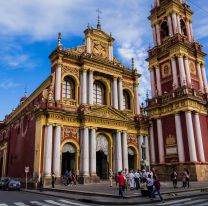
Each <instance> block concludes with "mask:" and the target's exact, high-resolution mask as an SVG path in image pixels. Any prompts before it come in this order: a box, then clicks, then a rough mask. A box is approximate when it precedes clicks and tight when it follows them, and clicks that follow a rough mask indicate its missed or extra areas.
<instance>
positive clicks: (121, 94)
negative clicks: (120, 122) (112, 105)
mask: <svg viewBox="0 0 208 206" xmlns="http://www.w3.org/2000/svg"><path fill="white" fill-rule="evenodd" d="M118 97H119V109H120V110H123V109H124V108H123V85H122V79H121V78H119V79H118Z"/></svg>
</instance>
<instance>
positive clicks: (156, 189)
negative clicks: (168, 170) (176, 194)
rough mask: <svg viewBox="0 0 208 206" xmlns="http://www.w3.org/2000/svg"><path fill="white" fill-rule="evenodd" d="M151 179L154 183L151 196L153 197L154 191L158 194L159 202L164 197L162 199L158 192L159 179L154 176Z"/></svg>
mask: <svg viewBox="0 0 208 206" xmlns="http://www.w3.org/2000/svg"><path fill="white" fill-rule="evenodd" d="M153 180H154V184H153V185H154V187H155V188H154V190H153V191H152V194H151V198H153V197H154V195H155V193H157V194H158V195H159V197H160V200H161V202H164V199H163V197H162V195H161V193H160V181H159V179H158V178H157V177H156V176H154V177H153Z"/></svg>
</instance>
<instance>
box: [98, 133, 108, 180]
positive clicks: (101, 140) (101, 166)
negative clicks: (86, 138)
mask: <svg viewBox="0 0 208 206" xmlns="http://www.w3.org/2000/svg"><path fill="white" fill-rule="evenodd" d="M108 172H109V151H108V140H107V137H106V136H105V135H104V134H99V135H98V136H97V139H96V173H97V176H99V177H100V179H107V178H108Z"/></svg>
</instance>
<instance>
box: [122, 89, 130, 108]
mask: <svg viewBox="0 0 208 206" xmlns="http://www.w3.org/2000/svg"><path fill="white" fill-rule="evenodd" d="M123 108H124V109H131V107H130V95H129V93H128V92H127V91H123Z"/></svg>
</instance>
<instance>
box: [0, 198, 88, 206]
mask: <svg viewBox="0 0 208 206" xmlns="http://www.w3.org/2000/svg"><path fill="white" fill-rule="evenodd" d="M15 205H16V206H56V205H57V206H87V205H86V204H82V203H77V202H72V201H69V200H64V199H60V200H43V201H29V202H28V203H23V202H13V203H12V204H8V203H7V204H6V203H1V202H0V206H15Z"/></svg>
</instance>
